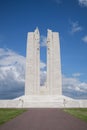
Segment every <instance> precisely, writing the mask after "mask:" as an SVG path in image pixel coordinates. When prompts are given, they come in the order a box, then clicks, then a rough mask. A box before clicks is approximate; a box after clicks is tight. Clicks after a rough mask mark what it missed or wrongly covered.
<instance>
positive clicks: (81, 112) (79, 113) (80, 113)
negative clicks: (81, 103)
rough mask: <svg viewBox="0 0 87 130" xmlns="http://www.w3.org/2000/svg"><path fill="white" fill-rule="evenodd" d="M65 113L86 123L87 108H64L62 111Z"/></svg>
mask: <svg viewBox="0 0 87 130" xmlns="http://www.w3.org/2000/svg"><path fill="white" fill-rule="evenodd" d="M64 111H65V112H68V113H69V114H71V115H73V116H75V117H77V118H80V119H82V120H84V121H87V108H74V109H73V108H69V109H68V108H66V109H64Z"/></svg>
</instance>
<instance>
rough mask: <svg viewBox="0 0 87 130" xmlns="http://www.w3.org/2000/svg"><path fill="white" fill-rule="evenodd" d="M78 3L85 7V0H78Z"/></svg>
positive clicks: (86, 1)
mask: <svg viewBox="0 0 87 130" xmlns="http://www.w3.org/2000/svg"><path fill="white" fill-rule="evenodd" d="M78 2H79V5H80V6H83V7H87V0H78Z"/></svg>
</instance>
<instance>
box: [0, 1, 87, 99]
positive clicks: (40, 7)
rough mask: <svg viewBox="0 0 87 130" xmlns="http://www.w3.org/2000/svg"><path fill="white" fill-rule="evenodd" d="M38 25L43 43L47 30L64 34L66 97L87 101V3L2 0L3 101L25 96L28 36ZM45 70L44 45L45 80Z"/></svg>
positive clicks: (0, 63)
mask: <svg viewBox="0 0 87 130" xmlns="http://www.w3.org/2000/svg"><path fill="white" fill-rule="evenodd" d="M37 26H38V28H39V30H40V34H41V44H43V42H45V41H46V35H47V29H51V30H52V31H56V32H59V34H60V46H61V63H62V75H63V94H64V95H67V96H70V97H74V98H87V0H72V1H70V0H66V1H65V0H14V1H12V0H0V98H1V99H2V98H14V97H17V96H20V95H22V94H24V75H25V56H26V41H27V40H26V39H27V33H28V32H32V31H34V30H35V28H36V27H37ZM19 66H20V67H19ZM45 67H46V48H45V46H43V45H42V46H41V68H42V70H41V80H42V81H44V80H45V75H46V72H45V70H44V68H45ZM13 84H15V85H13Z"/></svg>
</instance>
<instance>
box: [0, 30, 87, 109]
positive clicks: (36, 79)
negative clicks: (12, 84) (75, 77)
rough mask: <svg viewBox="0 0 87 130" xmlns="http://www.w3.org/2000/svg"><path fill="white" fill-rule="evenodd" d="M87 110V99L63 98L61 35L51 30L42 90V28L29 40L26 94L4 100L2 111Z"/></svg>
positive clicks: (29, 35) (30, 33)
mask: <svg viewBox="0 0 87 130" xmlns="http://www.w3.org/2000/svg"><path fill="white" fill-rule="evenodd" d="M65 107H66V108H73V107H74V108H78V107H81V108H87V100H75V99H72V98H69V97H66V96H63V95H62V78H61V60H60V43H59V34H58V33H57V32H52V31H51V30H48V34H47V80H46V86H43V87H40V33H39V30H38V28H37V29H36V30H35V31H34V32H29V33H28V37H27V56H26V74H25V95H24V96H21V97H19V98H16V99H13V100H0V108H65Z"/></svg>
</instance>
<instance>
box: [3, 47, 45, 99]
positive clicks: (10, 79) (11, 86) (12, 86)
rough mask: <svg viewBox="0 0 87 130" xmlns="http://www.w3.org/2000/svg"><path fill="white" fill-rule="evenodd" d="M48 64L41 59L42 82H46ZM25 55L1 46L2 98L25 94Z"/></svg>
mask: <svg viewBox="0 0 87 130" xmlns="http://www.w3.org/2000/svg"><path fill="white" fill-rule="evenodd" d="M45 67H46V64H45V63H43V62H42V61H41V63H40V68H41V83H42V84H44V82H45V80H46V79H45V77H46V76H45V75H46V74H45V71H44V68H45ZM24 84H25V57H24V56H22V55H19V54H18V53H16V52H14V51H12V50H10V49H3V48H0V98H15V97H17V96H20V95H23V94H24Z"/></svg>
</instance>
